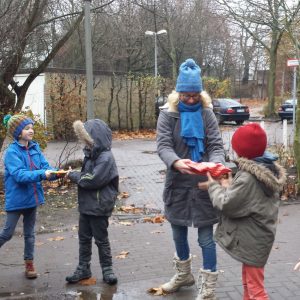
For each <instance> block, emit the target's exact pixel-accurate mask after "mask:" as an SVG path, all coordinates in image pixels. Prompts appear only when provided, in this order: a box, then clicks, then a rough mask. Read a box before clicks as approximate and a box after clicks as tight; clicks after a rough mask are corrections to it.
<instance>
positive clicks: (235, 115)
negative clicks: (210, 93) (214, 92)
mask: <svg viewBox="0 0 300 300" xmlns="http://www.w3.org/2000/svg"><path fill="white" fill-rule="evenodd" d="M212 104H213V111H214V113H215V115H216V118H217V120H218V123H219V124H222V123H223V122H225V121H235V122H236V124H238V125H241V124H243V123H244V121H246V120H249V117H250V112H249V107H248V106H247V105H243V104H241V103H239V102H238V101H236V100H233V99H230V98H217V99H213V100H212Z"/></svg>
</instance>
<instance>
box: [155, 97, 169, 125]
mask: <svg viewBox="0 0 300 300" xmlns="http://www.w3.org/2000/svg"><path fill="white" fill-rule="evenodd" d="M167 101H168V97H166V96H165V97H163V96H158V97H156V98H155V117H156V119H157V118H158V116H159V112H160V107H161V106H163V105H164V104H166V103H167Z"/></svg>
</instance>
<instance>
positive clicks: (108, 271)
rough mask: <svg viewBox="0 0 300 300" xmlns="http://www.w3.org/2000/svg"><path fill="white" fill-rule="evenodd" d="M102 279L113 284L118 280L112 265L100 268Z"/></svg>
mask: <svg viewBox="0 0 300 300" xmlns="http://www.w3.org/2000/svg"><path fill="white" fill-rule="evenodd" d="M102 275H103V281H104V282H106V283H107V284H109V285H114V284H116V283H117V282H118V278H117V276H116V275H115V273H114V271H113V268H112V266H110V267H103V268H102Z"/></svg>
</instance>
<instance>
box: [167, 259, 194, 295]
mask: <svg viewBox="0 0 300 300" xmlns="http://www.w3.org/2000/svg"><path fill="white" fill-rule="evenodd" d="M173 264H174V269H175V270H176V274H175V275H174V276H173V277H172V278H171V280H170V281H169V282H167V283H165V284H163V285H162V286H161V287H162V289H163V290H164V291H165V292H166V293H173V292H176V291H177V290H179V288H181V287H183V286H191V285H193V284H194V283H195V279H194V276H193V274H192V267H191V265H192V257H191V255H190V258H189V259H187V260H179V258H178V257H177V256H176V255H175V256H174V258H173Z"/></svg>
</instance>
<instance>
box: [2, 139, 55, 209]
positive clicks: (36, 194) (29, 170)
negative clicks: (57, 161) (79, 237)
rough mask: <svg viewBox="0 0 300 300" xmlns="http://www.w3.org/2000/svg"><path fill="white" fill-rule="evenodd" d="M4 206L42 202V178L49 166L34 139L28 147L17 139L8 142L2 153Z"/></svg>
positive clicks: (26, 205) (9, 207)
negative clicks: (3, 153) (4, 151)
mask: <svg viewBox="0 0 300 300" xmlns="http://www.w3.org/2000/svg"><path fill="white" fill-rule="evenodd" d="M4 165H5V172H4V183H5V210H6V211H13V210H18V209H24V208H31V207H35V206H38V205H40V204H43V203H44V202H45V199H44V192H43V188H42V184H41V181H42V180H43V179H46V175H45V171H46V170H49V169H52V168H51V167H50V166H49V163H48V162H47V160H46V159H45V157H44V155H43V154H42V152H41V150H40V147H39V145H38V144H37V143H36V142H29V145H28V148H27V147H25V146H24V145H21V144H20V143H18V142H17V141H14V142H13V143H11V144H10V145H9V146H8V148H7V150H6V153H5V157H4Z"/></svg>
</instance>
